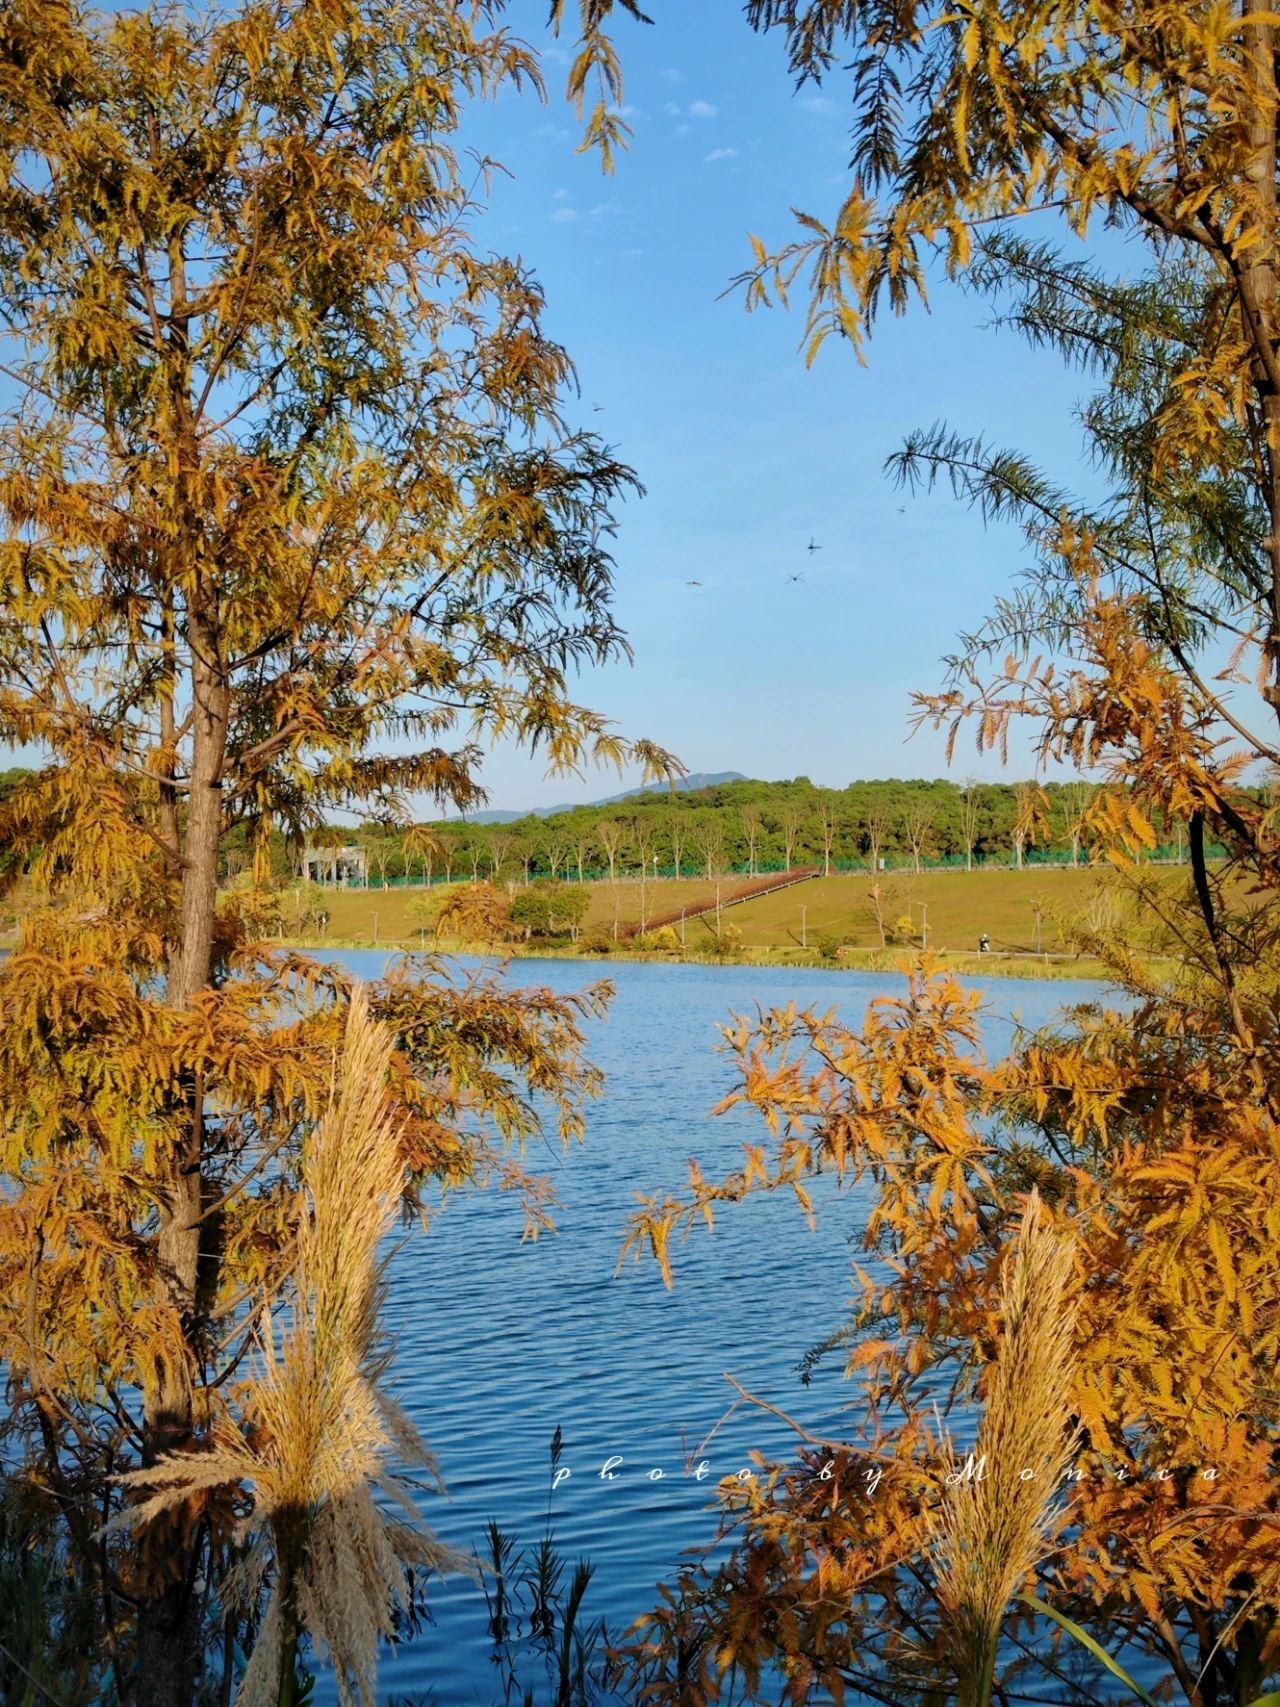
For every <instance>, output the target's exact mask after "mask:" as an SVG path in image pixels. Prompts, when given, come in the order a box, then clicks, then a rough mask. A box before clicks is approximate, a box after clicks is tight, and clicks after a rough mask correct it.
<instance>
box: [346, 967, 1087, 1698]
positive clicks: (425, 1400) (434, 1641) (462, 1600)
mask: <svg viewBox="0 0 1280 1707" xmlns="http://www.w3.org/2000/svg"><path fill="white" fill-rule="evenodd" d="M334 958H336V959H341V960H342V961H343V962H344V963H345V964H347V965H348V966H350V967H351V968H352V969H353V970H356V971H358V972H361V973H364V974H366V975H368V976H373V975H376V974H377V973H378V972H379V971H380V970H381V969H382V967H383V966H384V965H385V964H386V957H385V956H382V955H375V954H370V953H348V954H343V955H336V956H334ZM596 971H597V969H596V968H594V967H592V966H590V965H584V963H582V962H580V961H574V962H568V961H566V962H558V961H537V962H525V963H523V964H516V965H515V966H513V968H512V969H511V972H510V974H509V976H510V977H511V979H512V980H513V981H515V982H519V983H521V984H545V985H549V986H550V987H552V988H553V989H556V990H562V991H569V990H574V989H579V988H581V987H582V985H583V984H584V983H587V982H590V981H591V979H592V977H593V976H595V975H596ZM599 972H600V973H601V974H602V975H605V976H608V977H609V978H610V979H611V980H612V981H613V982H614V984H615V985H616V990H617V994H616V997H615V1000H614V1002H613V1004H612V1007H611V1010H610V1013H609V1017H608V1019H607V1020H605V1021H603V1022H591V1024H590V1028H589V1034H590V1055H591V1057H592V1059H593V1060H594V1061H595V1062H596V1063H597V1064H598V1065H599V1066H600V1067H602V1068H603V1069H604V1071H605V1073H606V1075H607V1079H608V1085H607V1090H606V1093H605V1096H604V1097H603V1098H602V1099H601V1100H600V1101H599V1102H597V1103H595V1104H594V1105H593V1106H592V1108H591V1110H590V1112H589V1116H588V1128H587V1137H586V1142H585V1144H583V1145H575V1146H574V1147H573V1148H572V1149H571V1150H570V1151H569V1152H568V1153H567V1154H565V1153H562V1151H561V1149H560V1147H559V1145H558V1143H556V1142H555V1141H552V1142H551V1143H550V1144H549V1146H548V1147H546V1148H545V1149H539V1150H535V1151H531V1152H530V1153H529V1155H528V1156H527V1158H526V1162H527V1165H528V1166H530V1167H531V1168H533V1169H534V1170H535V1171H538V1172H545V1173H547V1174H549V1175H551V1176H552V1177H553V1178H554V1181H555V1186H556V1191H557V1194H558V1196H559V1199H560V1207H559V1208H558V1210H557V1211H556V1220H557V1224H558V1228H559V1231H558V1233H557V1234H556V1235H555V1236H554V1237H543V1238H542V1239H540V1240H539V1241H538V1242H537V1243H536V1244H530V1243H522V1242H521V1231H522V1225H523V1222H522V1217H521V1213H520V1209H519V1206H518V1204H517V1203H516V1201H515V1200H514V1199H513V1198H510V1197H504V1196H502V1195H501V1194H498V1193H495V1192H492V1191H490V1192H487V1193H482V1194H476V1195H473V1196H470V1197H459V1198H457V1199H456V1200H454V1201H453V1202H451V1204H450V1205H449V1207H448V1209H447V1211H446V1213H445V1214H444V1215H442V1216H441V1217H439V1218H438V1220H437V1221H436V1222H435V1224H434V1227H433V1230H432V1231H431V1233H430V1234H429V1235H428V1236H425V1237H424V1236H422V1235H420V1234H417V1235H414V1236H411V1237H410V1239H409V1240H408V1242H407V1243H406V1244H405V1245H404V1246H403V1247H402V1248H401V1249H400V1251H399V1252H398V1254H397V1256H396V1258H395V1262H394V1268H393V1284H392V1289H391V1297H390V1303H389V1316H390V1320H391V1326H392V1329H393V1331H394V1333H395V1335H396V1337H397V1341H398V1351H397V1356H396V1361H395V1375H394V1383H393V1385H394V1388H395V1391H396V1392H397V1394H398V1395H399V1397H400V1398H401V1399H402V1401H403V1402H404V1403H405V1405H406V1407H407V1408H408V1410H409V1411H410V1413H411V1414H412V1416H413V1418H414V1420H415V1422H416V1423H417V1424H418V1425H419V1427H420V1428H421V1429H422V1432H423V1433H424V1435H425V1436H426V1438H427V1440H428V1441H429V1443H430V1444H431V1446H432V1447H433V1449H434V1450H435V1452H436V1453H437V1454H438V1456H439V1459H440V1464H441V1469H442V1472H443V1474H444V1477H445V1481H446V1483H447V1485H448V1490H449V1497H448V1498H447V1499H432V1498H427V1499H425V1500H424V1510H425V1512H426V1514H427V1516H428V1518H429V1520H430V1522H431V1523H432V1524H433V1526H434V1528H435V1530H436V1532H437V1534H438V1535H439V1536H440V1537H441V1538H442V1539H444V1540H446V1541H448V1542H450V1543H452V1544H454V1545H457V1546H461V1547H464V1548H467V1549H471V1548H474V1547H477V1546H479V1544H480V1542H481V1538H482V1534H483V1531H484V1529H485V1526H486V1524H487V1522H488V1520H489V1518H490V1517H496V1518H497V1519H498V1521H499V1522H500V1523H501V1525H502V1526H503V1528H504V1529H506V1530H509V1531H513V1532H514V1533H515V1534H516V1535H517V1536H518V1537H519V1538H520V1540H521V1541H523V1542H525V1543H530V1542H534V1541H536V1539H537V1538H538V1536H539V1535H540V1534H541V1532H542V1527H543V1524H544V1522H545V1518H546V1512H547V1503H548V1491H549V1486H550V1473H549V1460H548V1447H549V1443H550V1440H551V1437H552V1435H553V1433H554V1431H555V1430H556V1428H557V1427H559V1428H560V1429H561V1430H562V1433H563V1438H564V1442H565V1448H564V1457H563V1460H562V1463H563V1465H564V1466H565V1467H567V1468H568V1469H569V1470H570V1472H571V1475H570V1477H569V1479H568V1480H567V1481H564V1482H563V1483H562V1485H561V1486H560V1487H559V1488H558V1489H557V1490H556V1492H555V1494H554V1499H553V1503H552V1516H553V1521H554V1526H555V1534H556V1537H557V1540H558V1542H559V1544H560V1546H561V1548H562V1549H563V1551H564V1552H565V1553H566V1554H568V1555H569V1556H570V1557H571V1558H576V1557H578V1556H579V1555H585V1556H586V1557H588V1558H589V1559H590V1560H591V1561H592V1563H593V1565H594V1567H595V1577H594V1579H593V1581H592V1584H591V1587H590V1590H589V1592H588V1597H587V1605H586V1610H587V1612H588V1613H589V1614H591V1615H592V1616H593V1617H597V1618H598V1617H602V1616H603V1617H604V1618H606V1619H607V1620H608V1621H609V1625H610V1628H611V1629H615V1630H619V1629H621V1628H623V1627H625V1625H626V1624H628V1623H630V1621H631V1620H632V1619H633V1618H634V1617H636V1616H637V1615H638V1614H639V1613H641V1612H643V1611H645V1610H646V1609H647V1608H648V1607H649V1606H651V1605H652V1604H654V1585H655V1584H656V1583H657V1582H659V1581H660V1580H661V1579H662V1578H663V1577H664V1576H670V1575H671V1573H672V1571H673V1568H674V1567H675V1566H676V1565H677V1564H678V1563H679V1561H680V1558H681V1554H682V1550H684V1549H687V1548H690V1547H696V1546H699V1545H705V1544H706V1543H708V1542H709V1541H710V1539H711V1537H712V1535H713V1533H714V1529H715V1519H714V1514H713V1513H712V1511H711V1509H710V1506H711V1501H712V1497H713V1494H712V1486H711V1484H713V1483H714V1481H715V1480H716V1479H717V1478H718V1477H721V1476H724V1475H728V1474H734V1473H736V1472H737V1471H738V1470H739V1469H740V1468H742V1467H744V1466H745V1465H747V1463H748V1459H747V1454H748V1453H749V1452H750V1451H751V1450H753V1449H755V1450H758V1451H761V1452H764V1453H770V1452H775V1451H780V1450H782V1449H784V1448H786V1447H787V1446H788V1445H789V1444H791V1443H793V1441H794V1437H793V1436H791V1435H790V1434H789V1432H788V1431H787V1430H786V1428H785V1427H784V1425H783V1424H781V1423H780V1422H778V1421H777V1420H776V1419H774V1418H772V1417H771V1416H769V1415H767V1414H765V1413H762V1412H760V1411H759V1410H753V1409H751V1408H749V1407H746V1406H743V1407H741V1408H740V1409H739V1411H738V1412H737V1414H735V1415H734V1416H733V1417H731V1418H730V1419H729V1421H728V1422H726V1423H725V1424H724V1426H723V1427H721V1428H720V1429H719V1431H718V1432H717V1433H716V1435H715V1437H714V1439H713V1440H712V1441H711V1442H710V1444H709V1445H708V1446H707V1447H706V1449H705V1451H704V1452H703V1453H702V1457H703V1458H704V1459H705V1460H706V1461H707V1462H708V1463H709V1465H710V1471H709V1474H708V1475H707V1477H706V1479H705V1481H704V1482H703V1483H701V1484H699V1483H698V1482H697V1481H695V1480H694V1479H693V1478H692V1477H691V1476H689V1475H687V1474H686V1473H685V1464H686V1455H685V1453H686V1447H687V1448H688V1449H690V1450H692V1449H693V1448H694V1447H695V1446H696V1445H697V1444H698V1443H699V1442H701V1441H702V1440H703V1439H704V1437H705V1436H706V1435H707V1434H708V1432H709V1431H710V1430H711V1428H712V1427H713V1425H714V1424H715V1423H716V1421H717V1419H719V1418H720V1417H721V1416H722V1415H723V1413H724V1412H725V1410H726V1409H727V1408H728V1406H729V1405H730V1404H731V1403H732V1402H733V1400H734V1398H735V1394H734V1392H733V1390H732V1389H731V1388H730V1387H729V1386H728V1384H727V1383H726V1381H725V1375H726V1374H731V1375H733V1376H734V1377H736V1378H737V1380H738V1381H740V1382H741V1383H742V1384H743V1385H744V1386H745V1387H746V1388H748V1389H749V1390H750V1391H751V1392H752V1393H754V1394H756V1395H758V1396H759V1397H761V1398H763V1399H765V1400H767V1401H768V1402H769V1403H771V1404H773V1405H777V1406H779V1407H780V1408H782V1409H783V1410H786V1411H787V1412H788V1413H789V1414H791V1415H792V1416H794V1417H796V1418H798V1419H799V1420H800V1421H801V1422H802V1423H804V1424H805V1425H806V1426H807V1427H808V1428H810V1429H812V1430H814V1431H815V1432H818V1433H831V1432H834V1431H835V1430H836V1429H837V1428H838V1426H839V1413H840V1408H841V1406H842V1404H847V1403H848V1402H849V1398H850V1393H849V1389H848V1388H847V1387H846V1386H845V1384H844V1383H843V1381H842V1379H841V1376H840V1372H839V1369H838V1367H837V1366H836V1365H835V1364H832V1365H831V1366H829V1367H828V1366H826V1365H824V1366H822V1367H821V1368H820V1369H819V1371H818V1373H817V1375H816V1376H815V1378H814V1380H813V1382H812V1383H811V1384H810V1386H809V1387H808V1388H805V1387H803V1386H802V1385H801V1383H800V1380H799V1377H798V1374H797V1370H796V1365H797V1363H798V1361H799V1360H800V1358H801V1357H802V1356H803V1354H804V1353H805V1351H806V1350H807V1349H808V1348H809V1347H810V1346H812V1345H813V1344H814V1343H815V1342H817V1341H819V1340H821V1339H822V1338H823V1337H824V1336H825V1335H826V1334H827V1333H829V1332H830V1331H831V1330H832V1329H833V1328H835V1327H837V1326H838V1325H839V1323H840V1321H841V1319H842V1316H843V1313H844V1306H845V1304H846V1301H847V1299H848V1297H849V1295H850V1286H849V1262H850V1256H851V1250H850V1241H851V1240H855V1239H856V1238H857V1235H858V1234H859V1232H860V1231H861V1226H862V1216H863V1214H864V1211H865V1205H864V1203H862V1202H860V1201H859V1198H858V1196H857V1195H856V1193H854V1192H851V1191H849V1190H847V1189H846V1190H845V1191H844V1192H843V1193H837V1192H836V1191H835V1189H834V1182H833V1181H832V1180H830V1179H825V1178H824V1179H819V1180H817V1181H816V1182H815V1187H816V1189H815V1191H814V1196H815V1200H816V1208H817V1217H816V1220H817V1224H816V1228H815V1229H814V1230H812V1231H811V1230H810V1229H809V1227H808V1226H807V1225H806V1223H805V1220H804V1217H803V1215H802V1214H801V1212H800V1210H799V1209H798V1207H797V1206H796V1204H795V1202H794V1201H793V1200H787V1199H784V1198H783V1197H781V1196H776V1197H761V1198H757V1199H754V1200H751V1201H748V1202H747V1203H744V1204H740V1205H737V1206H731V1207H729V1208H728V1209H726V1211H725V1212H724V1214H723V1215H722V1216H721V1217H720V1218H719V1220H718V1222H717V1226H716V1229H715V1232H714V1233H713V1234H707V1233H706V1232H705V1231H702V1230H699V1231H698V1232H695V1233H694V1234H693V1236H692V1237H691V1238H690V1239H689V1241H688V1242H687V1243H686V1244H683V1245H678V1246H677V1247H676V1249H675V1265H676V1286H675V1289H674V1291H671V1292H668V1291H666V1290H665V1288H664V1287H663V1284H662V1280H661V1277H660V1275H659V1273H658V1269H657V1266H656V1264H654V1263H653V1262H652V1261H650V1260H646V1261H645V1262H643V1263H641V1264H634V1263H632V1264H628V1266H627V1267H626V1268H624V1269H623V1270H622V1271H621V1272H620V1273H615V1267H616V1264H617V1258H618V1253H619V1248H620V1245H621V1242H622V1238H623V1235H624V1231H625V1225H626V1220H627V1216H628V1214H629V1212H630V1211H631V1209H632V1208H633V1207H634V1202H635V1200H634V1194H635V1193H636V1192H654V1191H661V1190H663V1189H664V1188H666V1189H672V1190H678V1189H680V1187H681V1186H682V1185H683V1183H684V1181H685V1170H686V1162H687V1158H688V1157H690V1156H696V1157H697V1158H698V1160H699V1162H700V1163H701V1164H702V1165H703V1168H704V1171H705V1172H707V1173H708V1174H709V1175H712V1176H716V1175H718V1174H721V1173H723V1172H726V1171H728V1170H729V1169H730V1168H732V1167H733V1166H735V1165H736V1163H737V1162H738V1161H739V1160H740V1157H741V1148H740V1147H741V1144H742V1142H743V1140H744V1138H751V1137H757V1136H759V1135H760V1131H761V1129H760V1128H759V1126H758V1123H757V1122H756V1121H754V1120H753V1119H752V1118H751V1117H750V1116H749V1115H745V1114H741V1113H734V1114H731V1115H728V1116H721V1117H718V1118H715V1119H712V1118H711V1117H710V1115H709V1110H710V1109H711V1108H712V1106H713V1105H714V1104H715V1103H716V1102H717V1101H718V1100H719V1099H720V1097H721V1096H723V1095H724V1093H725V1092H726V1091H727V1090H729V1089H730V1088H731V1086H732V1083H733V1075H732V1070H731V1066H730V1063H729V1062H728V1060H727V1059H726V1058H725V1057H724V1056H722V1055H720V1054H717V1053H716V1047H715V1046H716V1043H717V1041H718V1033H717V1027H718V1026H719V1025H720V1024H722V1023H724V1022H725V1021H726V1020H727V1019H728V1017H729V1016H730V1015H731V1014H732V1013H735V1012H737V1013H751V1012H752V1011H753V1010H754V1008H755V1006H756V1004H762V1005H765V1006H770V1005H774V1004H780V1003H785V1002H788V1001H795V1002H797V1003H798V1004H800V1005H801V1006H805V1005H813V1006H816V1007H819V1008H821V1009H823V1010H825V1009H827V1008H829V1007H834V1008H836V1009H837V1010H838V1012H839V1013H840V1015H841V1016H842V1017H843V1018H844V1019H845V1020H847V1021H850V1022H853V1023H856V1022H858V1021H859V1020H860V1019H861V1017H862V1014H863V1011H864V1009H865V1007H866V1004H867V1002H868V1001H869V1000H870V999H871V998H872V997H873V996H875V995H878V994H881V993H896V992H898V991H900V990H901V989H902V987H903V985H902V980H901V979H899V978H897V977H892V976H886V975H879V974H865V975H859V974H852V973H845V972H818V971H810V970H789V969H781V968H780V969H777V970H773V969H762V968H759V967H740V966H726V967H708V966H662V965H639V964H630V965H626V964H620V965H617V966H612V967H602V968H600V969H599ZM982 982H983V987H984V989H985V991H986V996H987V1005H988V1009H989V1018H988V1020H987V1041H988V1047H990V1048H998V1047H999V1046H1000V1044H1001V1042H1002V1040H1003V1038H1004V1037H1005V1036H1006V1035H1007V1033H1008V1029H1009V1026H1010V1024H1011V1022H1012V1019H1013V1017H1014V1016H1020V1017H1021V1018H1022V1019H1023V1020H1024V1021H1025V1022H1026V1023H1028V1024H1038V1023H1041V1022H1043V1021H1045V1020H1047V1019H1049V1018H1050V1017H1051V1016H1052V1015H1053V1014H1054V1012H1055V1011H1056V1010H1057V1009H1059V1008H1060V1007H1061V1006H1063V1005H1064V1004H1069V1003H1072V1002H1078V1001H1082V1000H1088V999H1093V998H1095V997H1096V996H1097V995H1098V994H1099V986H1097V985H1092V984H1070V983H1045V984H1038V983H1033V982H1021V981H1019V982H1013V981H1004V980H985V981H982ZM608 1459H615V1460H619V1459H620V1460H621V1462H620V1463H616V1464H614V1465H613V1467H612V1468H613V1479H612V1480H603V1479H602V1478H601V1474H600V1473H601V1470H602V1468H603V1467H604V1466H605V1462H606V1460H608ZM655 1472H661V1477H660V1478H658V1477H657V1476H656V1475H655V1474H654V1473H655ZM429 1599H430V1604H431V1606H432V1609H433V1613H434V1621H433V1623H432V1624H431V1625H430V1626H429V1627H428V1628H427V1629H426V1630H424V1631H423V1632H422V1633H421V1635H419V1636H418V1637H416V1638H414V1639H412V1640H410V1641H407V1642H405V1643H403V1644H402V1645H401V1646H400V1647H399V1648H398V1649H397V1650H396V1651H395V1652H394V1653H391V1654H389V1655H387V1656H386V1658H385V1660H384V1663H383V1666H382V1670H381V1673H380V1679H379V1696H380V1699H382V1700H383V1701H390V1700H392V1699H393V1698H394V1699H400V1700H403V1699H405V1698H409V1699H414V1700H421V1701H428V1700H429V1701H432V1702H434V1703H438V1704H439V1707H466V1704H469V1703H483V1704H484V1707H490V1704H491V1703H492V1702H494V1701H495V1700H496V1699H500V1694H499V1693H497V1692H495V1688H494V1680H493V1677H492V1674H491V1668H490V1666H489V1663H488V1653H489V1647H488V1643H487V1638H486V1609H485V1602H484V1598H483V1596H482V1594H481V1593H480V1591H479V1590H478V1589H476V1588H474V1587H472V1586H470V1585H469V1584H467V1583H466V1582H465V1580H463V1579H444V1580H441V1581H440V1582H438V1583H437V1584H435V1585H433V1587H432V1591H431V1594H430V1596H429ZM326 1684H327V1680H324V1679H322V1680H321V1687H320V1691H319V1699H321V1700H323V1701H325V1702H328V1701H331V1700H332V1699H333V1696H332V1693H331V1691H329V1690H328V1688H327V1687H326Z"/></svg>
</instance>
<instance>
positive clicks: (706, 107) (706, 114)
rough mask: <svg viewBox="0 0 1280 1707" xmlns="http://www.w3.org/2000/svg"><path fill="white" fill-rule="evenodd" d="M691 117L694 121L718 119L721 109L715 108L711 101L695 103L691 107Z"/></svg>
mask: <svg viewBox="0 0 1280 1707" xmlns="http://www.w3.org/2000/svg"><path fill="white" fill-rule="evenodd" d="M689 117H690V118H692V119H718V118H719V117H720V109H719V107H713V106H712V105H711V103H710V101H693V102H692V103H691V104H690V107H689Z"/></svg>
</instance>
